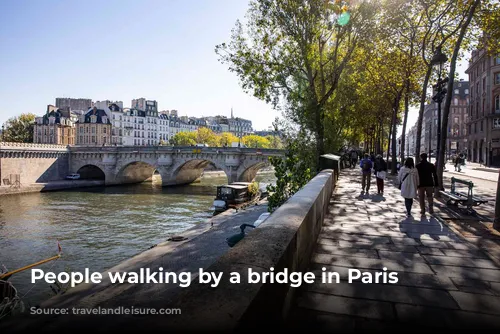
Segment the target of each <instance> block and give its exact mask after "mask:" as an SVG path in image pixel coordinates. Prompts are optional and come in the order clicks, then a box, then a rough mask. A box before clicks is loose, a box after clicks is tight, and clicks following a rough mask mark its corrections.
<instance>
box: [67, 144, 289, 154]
mask: <svg viewBox="0 0 500 334" xmlns="http://www.w3.org/2000/svg"><path fill="white" fill-rule="evenodd" d="M68 148H69V150H70V151H71V152H116V153H126V152H130V153H158V152H164V153H171V154H172V153H190V154H192V153H212V154H213V153H226V154H256V155H266V156H282V155H283V154H284V152H285V151H284V150H278V149H260V148H248V147H198V146H69V147H68Z"/></svg>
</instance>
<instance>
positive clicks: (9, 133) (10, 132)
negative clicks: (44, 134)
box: [2, 113, 36, 143]
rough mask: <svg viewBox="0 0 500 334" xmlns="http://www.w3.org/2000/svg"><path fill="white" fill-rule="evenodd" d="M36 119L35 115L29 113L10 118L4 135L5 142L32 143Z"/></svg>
mask: <svg viewBox="0 0 500 334" xmlns="http://www.w3.org/2000/svg"><path fill="white" fill-rule="evenodd" d="M35 117H36V115H35V114H31V113H27V114H21V115H19V116H16V117H12V118H9V119H8V120H7V122H5V129H4V132H3V133H2V138H3V141H5V142H18V143H32V142H33V131H34V124H35Z"/></svg>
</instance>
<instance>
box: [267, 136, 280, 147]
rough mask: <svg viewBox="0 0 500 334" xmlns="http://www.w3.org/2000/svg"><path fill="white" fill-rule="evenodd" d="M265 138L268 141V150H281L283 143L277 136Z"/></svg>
mask: <svg viewBox="0 0 500 334" xmlns="http://www.w3.org/2000/svg"><path fill="white" fill-rule="evenodd" d="M265 138H266V139H267V140H268V141H269V148H274V149H277V150H281V149H283V147H284V146H283V141H282V140H281V138H280V137H279V136H272V135H267V136H266V137H265Z"/></svg>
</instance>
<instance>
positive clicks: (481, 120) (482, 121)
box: [481, 120, 483, 132]
mask: <svg viewBox="0 0 500 334" xmlns="http://www.w3.org/2000/svg"><path fill="white" fill-rule="evenodd" d="M481 132H483V120H481Z"/></svg>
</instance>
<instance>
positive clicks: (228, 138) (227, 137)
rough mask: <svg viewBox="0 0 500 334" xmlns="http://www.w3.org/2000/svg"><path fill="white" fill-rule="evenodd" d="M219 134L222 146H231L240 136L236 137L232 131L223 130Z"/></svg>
mask: <svg viewBox="0 0 500 334" xmlns="http://www.w3.org/2000/svg"><path fill="white" fill-rule="evenodd" d="M219 136H220V145H221V146H228V147H231V144H232V143H237V142H238V141H239V138H238V137H236V136H235V135H234V134H232V133H231V132H223V133H221V134H220V135H219Z"/></svg>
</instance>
